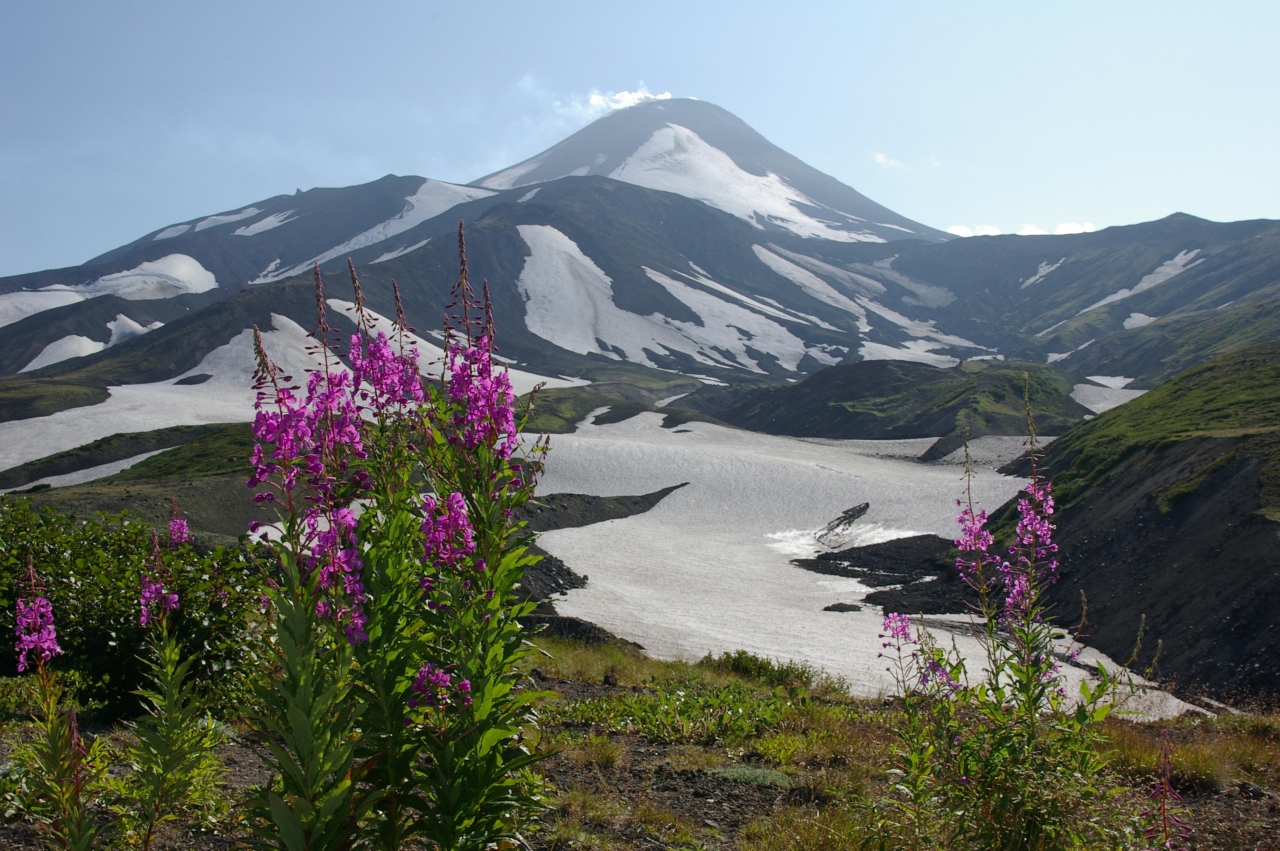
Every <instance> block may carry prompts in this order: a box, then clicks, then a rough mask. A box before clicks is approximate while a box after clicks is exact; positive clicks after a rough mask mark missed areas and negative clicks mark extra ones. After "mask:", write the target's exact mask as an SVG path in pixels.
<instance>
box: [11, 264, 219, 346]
mask: <svg viewBox="0 0 1280 851" xmlns="http://www.w3.org/2000/svg"><path fill="white" fill-rule="evenodd" d="M217 286H218V281H217V279H216V278H214V276H213V273H212V272H210V271H209V270H208V269H206V268H204V267H203V266H201V265H200V263H199V261H197V260H196V259H195V258H193V257H189V256H187V255H186V254H168V255H165V256H164V257H161V258H160V259H159V260H151V261H147V262H144V263H140V264H139V265H138V266H137V267H135V268H133V269H129V270H128V271H125V272H116V273H114V274H111V275H103V276H102V277H100V278H98V279H97V280H96V281H93V282H91V283H88V284H80V285H77V286H68V285H66V284H53V285H51V286H47V287H44V288H43V289H40V290H36V291H35V292H27V291H20V292H13V293H5V294H3V295H0V326H4V325H11V324H13V323H14V322H18V321H19V320H22V319H26V318H27V317H28V316H32V315H34V314H37V313H43V312H44V311H46V310H52V309H53V308H55V307H64V306H65V305H68V304H75V303H76V302H78V301H84V300H85V299H89V298H94V297H95V296H100V295H115V296H119V297H120V298H123V299H128V300H129V301H145V300H148V299H157V298H173V297H174V296H179V295H185V294H187V293H202V292H208V291H209V290H211V289H214V288H216V287H217ZM51 345H52V344H51ZM67 345H71V344H67ZM66 350H67V351H70V350H71V349H66ZM86 354H87V352H86ZM67 357H79V355H67ZM60 359H61V358H60ZM37 360H38V358H37ZM48 363H53V361H49V362H48ZM45 365H47V364H45ZM27 368H28V369H35V368H36V367H32V366H30V365H28V367H27Z"/></svg>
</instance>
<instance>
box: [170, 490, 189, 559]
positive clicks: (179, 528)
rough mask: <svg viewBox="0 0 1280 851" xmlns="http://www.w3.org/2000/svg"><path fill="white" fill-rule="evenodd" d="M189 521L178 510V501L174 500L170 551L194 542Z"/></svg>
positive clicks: (171, 517) (171, 516) (171, 514)
mask: <svg viewBox="0 0 1280 851" xmlns="http://www.w3.org/2000/svg"><path fill="white" fill-rule="evenodd" d="M192 540H193V539H192V537H191V531H190V530H189V529H188V528H187V521H186V519H185V518H184V517H183V516H182V512H181V511H179V510H178V501H177V500H176V499H175V500H173V508H172V509H171V510H170V511H169V549H171V550H174V549H177V548H178V547H180V546H182V545H183V544H189V543H191V541H192Z"/></svg>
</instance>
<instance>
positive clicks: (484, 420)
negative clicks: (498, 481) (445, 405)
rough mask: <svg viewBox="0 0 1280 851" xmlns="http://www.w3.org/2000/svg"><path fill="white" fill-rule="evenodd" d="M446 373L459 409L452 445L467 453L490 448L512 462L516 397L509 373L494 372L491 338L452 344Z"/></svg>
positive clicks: (452, 399) (504, 371)
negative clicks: (476, 449)
mask: <svg viewBox="0 0 1280 851" xmlns="http://www.w3.org/2000/svg"><path fill="white" fill-rule="evenodd" d="M446 370H447V372H448V376H449V379H448V396H449V401H450V402H452V403H453V404H454V405H455V406H456V411H455V413H454V415H453V423H452V425H453V429H452V433H451V434H450V435H449V440H450V442H451V443H454V444H456V445H460V446H462V447H464V448H466V449H475V448H476V447H478V446H481V445H484V446H488V447H491V448H492V449H493V451H494V452H495V453H497V454H498V455H500V456H501V457H502V458H510V457H511V453H512V452H513V451H514V450H515V448H516V441H517V435H516V421H515V393H514V392H513V391H512V389H511V379H510V377H509V376H508V375H507V371H506V370H505V369H504V370H501V371H499V372H497V373H495V372H494V369H493V352H492V349H491V344H490V340H489V337H487V336H482V337H478V338H476V339H475V340H474V341H472V342H471V344H470V345H467V346H463V345H462V344H460V343H452V344H450V345H449V349H448V354H447V364H446Z"/></svg>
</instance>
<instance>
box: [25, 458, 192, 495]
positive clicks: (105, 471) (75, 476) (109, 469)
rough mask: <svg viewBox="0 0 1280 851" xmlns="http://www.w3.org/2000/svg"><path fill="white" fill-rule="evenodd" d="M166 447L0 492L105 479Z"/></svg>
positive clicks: (54, 486)
mask: <svg viewBox="0 0 1280 851" xmlns="http://www.w3.org/2000/svg"><path fill="white" fill-rule="evenodd" d="M168 451H169V450H168V449H154V450H152V451H151V452H143V453H142V454H141V455H134V456H133V457H131V458H125V459H124V460H122V461H111V462H108V463H106V464H99V465H98V466H96V467H88V468H86V469H84V470H76V471H75V472H74V473H63V474H62V475H60V476H45V477H44V478H43V479H40V480H38V481H34V482H28V483H27V484H25V485H19V486H18V487H17V488H9V489H8V490H6V491H0V493H8V492H9V491H14V490H20V489H25V488H30V487H35V486H36V485H48V486H49V487H51V488H65V487H69V486H70V485H82V484H84V483H85V482H92V481H96V480H97V479H105V478H106V477H107V476H114V475H115V474H116V473H119V472H121V471H122V470H127V469H129V468H130V467H132V466H134V465H135V464H137V463H139V462H141V461H145V460H147V459H148V458H150V457H151V456H152V455H159V454H160V453H161V452H168Z"/></svg>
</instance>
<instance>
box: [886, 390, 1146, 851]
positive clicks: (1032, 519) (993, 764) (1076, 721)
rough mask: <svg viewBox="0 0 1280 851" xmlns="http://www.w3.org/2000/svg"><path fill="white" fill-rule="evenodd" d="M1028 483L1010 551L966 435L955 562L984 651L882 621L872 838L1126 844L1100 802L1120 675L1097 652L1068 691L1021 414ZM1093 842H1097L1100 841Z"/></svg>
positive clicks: (1048, 493) (1064, 646)
mask: <svg viewBox="0 0 1280 851" xmlns="http://www.w3.org/2000/svg"><path fill="white" fill-rule="evenodd" d="M1028 427H1029V431H1030V447H1031V452H1030V457H1031V459H1032V472H1031V482H1030V483H1029V484H1028V485H1027V487H1026V488H1025V490H1024V491H1023V492H1022V494H1021V495H1020V498H1019V500H1018V509H1017V510H1018V522H1017V527H1016V530H1015V534H1014V539H1013V542H1012V544H1011V546H1009V548H1008V551H1007V553H1000V552H999V551H998V550H997V548H996V545H995V541H994V539H993V537H992V534H991V532H990V531H988V529H987V514H986V512H985V511H975V508H974V505H973V499H972V489H971V483H972V476H973V467H972V461H971V459H970V457H969V454H968V446H967V445H966V447H965V464H966V468H965V479H966V493H967V498H966V500H965V501H964V502H963V503H960V504H959V507H960V508H961V511H960V516H959V523H960V527H961V534H960V538H959V539H958V540H957V541H956V546H957V547H958V548H959V550H960V553H959V558H958V559H957V562H956V568H957V570H958V571H959V573H960V575H961V577H962V578H963V579H964V581H965V582H966V583H968V585H969V586H970V587H971V588H973V589H974V591H975V592H976V593H977V597H978V601H979V602H978V606H977V611H976V612H975V615H976V620H977V621H978V627H977V630H976V632H977V637H978V639H979V641H980V643H981V645H982V648H983V651H984V656H985V662H984V665H983V669H982V671H981V674H980V676H978V677H974V678H973V680H972V681H971V679H970V676H969V670H968V664H967V663H966V661H965V660H964V659H963V658H962V657H961V656H960V654H959V652H957V650H956V649H955V648H954V646H953V647H952V648H951V649H945V648H942V647H940V646H938V644H937V642H936V641H935V640H934V638H933V637H932V636H931V635H930V633H929V631H928V630H927V629H925V628H924V626H923V623H921V624H920V625H919V626H917V627H916V628H915V629H914V630H913V625H912V623H911V621H910V620H909V619H908V618H907V616H906V615H902V614H896V613H890V614H886V616H885V619H884V630H883V633H882V634H881V638H882V642H883V648H884V653H883V654H882V655H883V656H884V657H885V658H887V659H888V660H889V661H890V663H891V665H890V670H891V671H893V672H894V675H895V678H896V681H897V686H898V689H899V691H900V693H901V695H902V704H901V708H902V713H901V717H900V718H901V720H900V721H899V723H898V725H897V729H896V733H897V743H896V745H895V748H894V767H893V769H892V770H891V777H892V783H893V785H892V790H891V793H890V795H889V796H887V797H886V798H885V799H884V800H883V801H881V802H878V804H877V809H878V815H877V822H876V823H877V825H878V834H879V836H878V839H877V843H878V845H879V847H881V848H913V849H916V848H937V847H947V848H981V849H1009V851H1013V849H1059V848H1079V847H1109V848H1110V847H1127V846H1126V843H1128V842H1131V841H1133V839H1134V830H1133V827H1132V825H1129V824H1125V823H1123V821H1122V820H1120V819H1119V818H1117V817H1114V816H1115V814H1114V813H1111V812H1110V811H1109V810H1107V809H1106V808H1105V807H1103V806H1102V805H1103V804H1104V802H1105V801H1106V799H1107V798H1108V797H1109V793H1108V792H1107V791H1106V790H1105V789H1104V788H1103V786H1102V783H1101V780H1102V777H1101V775H1102V772H1103V769H1104V767H1105V763H1104V761H1103V760H1102V758H1101V757H1100V756H1099V753H1100V751H1101V749H1100V748H1099V747H1098V744H1099V741H1100V738H1101V735H1102V734H1101V730H1100V726H1101V722H1102V721H1103V720H1104V719H1105V718H1106V717H1107V716H1108V714H1110V713H1111V711H1112V710H1113V709H1114V707H1115V706H1116V703H1117V700H1116V698H1117V694H1118V690H1119V685H1120V683H1119V681H1118V680H1117V677H1116V675H1115V673H1114V672H1111V671H1108V670H1107V669H1106V668H1104V667H1103V666H1102V665H1099V666H1098V668H1097V670H1096V672H1094V673H1093V677H1092V679H1093V682H1090V681H1088V680H1084V681H1082V682H1081V684H1080V687H1079V694H1078V695H1076V696H1074V697H1073V698H1069V697H1068V695H1067V692H1066V688H1065V682H1066V680H1065V678H1064V676H1063V674H1062V672H1061V667H1060V661H1059V660H1060V658H1070V659H1072V660H1074V658H1075V653H1076V649H1075V645H1074V644H1073V643H1072V642H1071V641H1070V639H1069V636H1068V633H1067V632H1066V631H1065V630H1063V629H1061V628H1059V627H1058V626H1056V625H1054V624H1053V623H1052V621H1051V620H1050V618H1049V611H1048V606H1047V604H1046V602H1045V600H1044V591H1045V589H1046V588H1047V586H1048V585H1050V584H1051V583H1053V582H1054V581H1055V580H1056V578H1057V569H1058V562H1057V558H1056V553H1057V550H1058V547H1057V545H1056V544H1054V543H1053V539H1052V535H1053V524H1052V517H1053V513H1054V503H1053V495H1052V488H1051V485H1050V483H1049V482H1048V481H1045V480H1043V479H1042V478H1041V477H1040V475H1039V469H1038V466H1037V446H1036V442H1035V426H1034V423H1033V422H1032V421H1031V417H1030V414H1028ZM1099 843H1101V845H1099Z"/></svg>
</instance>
